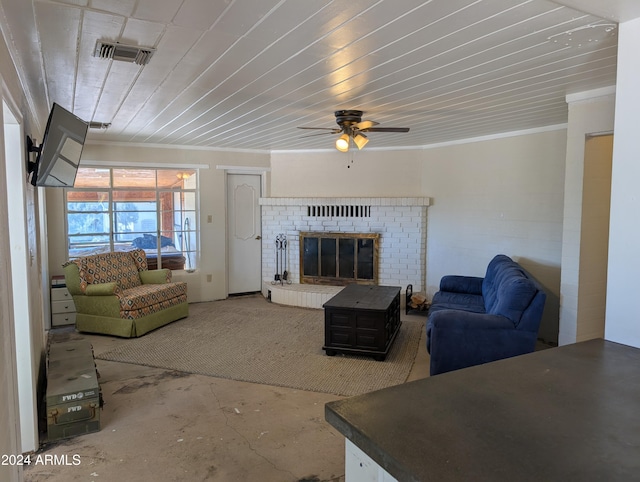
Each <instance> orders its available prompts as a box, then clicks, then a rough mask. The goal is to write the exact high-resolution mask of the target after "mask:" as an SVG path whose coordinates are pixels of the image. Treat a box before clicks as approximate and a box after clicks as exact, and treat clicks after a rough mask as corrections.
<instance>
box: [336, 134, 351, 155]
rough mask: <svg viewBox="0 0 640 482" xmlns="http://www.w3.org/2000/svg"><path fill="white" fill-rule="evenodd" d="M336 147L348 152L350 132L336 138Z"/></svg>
mask: <svg viewBox="0 0 640 482" xmlns="http://www.w3.org/2000/svg"><path fill="white" fill-rule="evenodd" d="M336 149H338V150H339V151H340V152H347V151H348V150H349V134H342V135H341V136H340V137H338V139H337V140H336Z"/></svg>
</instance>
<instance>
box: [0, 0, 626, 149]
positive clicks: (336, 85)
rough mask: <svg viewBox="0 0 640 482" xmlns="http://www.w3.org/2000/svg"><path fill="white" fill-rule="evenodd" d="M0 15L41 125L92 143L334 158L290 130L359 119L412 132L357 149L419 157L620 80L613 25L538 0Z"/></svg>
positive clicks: (560, 107)
mask: <svg viewBox="0 0 640 482" xmlns="http://www.w3.org/2000/svg"><path fill="white" fill-rule="evenodd" d="M573 3H576V2H575V1H574V2H573ZM0 5H1V7H2V12H1V13H2V19H0V24H1V26H2V31H3V34H4V36H5V39H7V43H8V44H9V46H10V50H11V54H12V56H13V58H14V62H15V63H16V64H17V68H18V70H19V73H20V76H21V81H22V83H23V86H24V87H25V88H26V89H27V94H28V100H29V102H30V105H31V107H32V109H33V110H34V112H35V113H36V114H37V116H38V118H39V119H40V120H41V122H42V125H41V126H40V128H41V129H42V128H43V127H44V122H45V121H46V117H47V115H48V112H49V109H50V106H51V103H52V102H57V103H59V104H60V105H62V106H64V107H66V108H68V109H70V110H72V111H73V112H74V113H75V114H76V115H78V116H79V117H81V118H83V119H85V120H87V121H95V122H103V123H110V124H111V126H110V127H109V128H108V129H106V130H93V129H92V130H91V131H90V133H89V139H93V140H102V141H119V142H131V143H156V144H173V145H187V146H201V147H215V148H237V149H258V150H281V149H284V150H288V149H322V148H331V147H332V145H333V141H334V136H333V135H318V136H314V137H306V138H303V137H302V136H303V135H308V134H309V132H308V131H306V132H305V131H301V130H299V129H296V127H297V126H316V127H336V124H335V118H334V115H333V112H334V111H335V110H338V109H360V110H363V111H365V115H364V118H366V119H372V120H375V121H377V122H379V123H380V127H410V128H411V130H410V132H409V133H370V134H369V139H370V141H371V142H370V143H369V145H368V146H367V148H371V147H394V148H399V147H411V146H424V145H428V144H433V143H439V142H447V141H452V140H456V139H463V138H469V137H476V136H484V135H490V134H494V133H501V132H508V131H516V130H521V129H530V128H538V127H544V126H553V125H557V124H562V123H565V122H566V120H567V104H566V101H565V96H566V95H567V94H571V93H575V92H580V91H585V90H590V89H596V88H601V87H606V86H612V85H614V84H615V75H616V51H617V36H616V34H617V29H616V28H615V27H616V25H615V23H613V21H612V20H604V19H602V18H599V17H595V16H592V15H588V14H586V13H582V12H580V11H578V10H574V9H572V8H568V7H565V6H562V5H560V4H557V3H553V2H550V1H546V0H477V1H473V0H432V1H425V0H377V1H376V0H373V1H372V0H351V1H349V2H345V1H339V0H313V1H307V0H304V1H301V0H224V1H222V0H216V1H213V0H55V1H54V0H0ZM98 40H103V41H110V42H121V43H124V44H129V45H135V46H144V47H153V48H155V49H157V50H156V52H155V53H154V55H153V57H152V58H151V61H150V62H149V64H148V65H145V66H140V65H136V64H134V63H125V62H119V61H113V60H105V59H100V58H97V57H94V55H93V52H94V49H95V46H96V42H97V41H98ZM318 132H321V131H318ZM33 134H34V135H36V137H37V134H40V135H41V132H39V133H33Z"/></svg>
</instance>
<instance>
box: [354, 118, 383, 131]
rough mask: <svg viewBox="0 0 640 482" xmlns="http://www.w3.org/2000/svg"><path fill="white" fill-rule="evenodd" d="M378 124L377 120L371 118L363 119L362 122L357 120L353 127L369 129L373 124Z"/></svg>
mask: <svg viewBox="0 0 640 482" xmlns="http://www.w3.org/2000/svg"><path fill="white" fill-rule="evenodd" d="M378 124H379V122H375V121H372V120H363V121H362V122H358V123H357V124H354V125H353V127H355V128H356V129H358V130H361V131H362V130H364V129H370V128H371V127H373V126H377V125H378Z"/></svg>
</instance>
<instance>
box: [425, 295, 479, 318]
mask: <svg viewBox="0 0 640 482" xmlns="http://www.w3.org/2000/svg"><path fill="white" fill-rule="evenodd" d="M431 307H432V308H431V309H432V311H437V310H442V309H444V310H466V311H473V312H475V313H485V308H484V299H483V298H482V295H471V294H467V293H453V292H451V291H438V292H437V293H436V294H435V295H433V299H432V300H431Z"/></svg>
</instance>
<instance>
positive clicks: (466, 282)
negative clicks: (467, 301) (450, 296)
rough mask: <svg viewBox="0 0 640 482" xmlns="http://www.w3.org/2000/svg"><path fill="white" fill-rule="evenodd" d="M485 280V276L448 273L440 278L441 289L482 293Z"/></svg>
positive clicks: (471, 293)
mask: <svg viewBox="0 0 640 482" xmlns="http://www.w3.org/2000/svg"><path fill="white" fill-rule="evenodd" d="M483 281H484V278H479V277H477V276H459V275H447V276H443V277H442V279H441V280H440V291H451V292H453V293H467V294H470V295H481V294H482V282H483Z"/></svg>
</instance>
